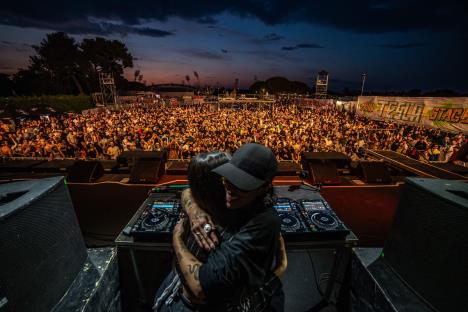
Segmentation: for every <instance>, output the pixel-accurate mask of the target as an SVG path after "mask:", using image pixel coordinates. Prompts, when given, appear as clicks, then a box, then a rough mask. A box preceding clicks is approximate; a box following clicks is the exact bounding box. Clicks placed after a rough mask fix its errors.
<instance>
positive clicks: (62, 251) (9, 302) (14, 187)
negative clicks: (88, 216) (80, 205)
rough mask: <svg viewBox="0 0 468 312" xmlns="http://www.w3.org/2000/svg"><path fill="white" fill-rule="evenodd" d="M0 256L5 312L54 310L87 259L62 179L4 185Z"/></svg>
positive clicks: (0, 193) (0, 199)
mask: <svg viewBox="0 0 468 312" xmlns="http://www.w3.org/2000/svg"><path fill="white" fill-rule="evenodd" d="M0 252H1V256H0V267H1V269H0V291H1V292H2V295H3V297H4V300H3V302H5V300H6V304H5V305H4V306H2V308H0V310H1V311H34V312H41V311H50V310H52V308H53V307H54V306H55V305H56V304H57V302H58V301H59V300H60V299H61V298H62V296H63V295H64V294H65V293H66V291H67V289H68V288H69V286H70V285H71V284H72V282H73V280H74V279H75V277H76V276H77V274H78V273H79V272H80V270H81V268H82V266H83V264H84V262H85V260H86V257H87V253H86V247H85V244H84V242H83V238H82V236H81V232H80V228H79V226H78V222H77V219H76V215H75V211H74V209H73V205H72V202H71V199H70V195H69V194H68V190H67V187H66V185H65V183H64V179H63V177H53V178H46V179H40V180H31V181H22V182H14V183H7V184H2V185H0ZM1 299H2V298H0V300H1Z"/></svg>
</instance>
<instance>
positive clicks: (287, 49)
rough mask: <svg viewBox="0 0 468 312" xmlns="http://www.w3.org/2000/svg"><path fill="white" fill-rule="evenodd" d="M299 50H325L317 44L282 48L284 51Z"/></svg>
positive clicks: (301, 44) (302, 44)
mask: <svg viewBox="0 0 468 312" xmlns="http://www.w3.org/2000/svg"><path fill="white" fill-rule="evenodd" d="M297 49H323V47H322V46H321V45H319V44H316V43H300V44H298V45H295V46H292V47H282V48H281V50H283V51H294V50H297Z"/></svg>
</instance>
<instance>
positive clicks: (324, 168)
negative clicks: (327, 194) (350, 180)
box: [301, 152, 350, 185]
mask: <svg viewBox="0 0 468 312" xmlns="http://www.w3.org/2000/svg"><path fill="white" fill-rule="evenodd" d="M349 161H350V159H349V157H348V156H346V155H345V154H343V153H338V152H302V154H301V162H302V167H303V169H304V170H306V171H308V173H309V177H310V180H311V182H312V183H314V184H325V185H336V184H340V183H341V179H340V177H339V175H338V168H343V167H345V166H346V165H347V164H348V163H349Z"/></svg>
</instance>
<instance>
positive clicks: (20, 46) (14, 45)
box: [0, 40, 32, 52]
mask: <svg viewBox="0 0 468 312" xmlns="http://www.w3.org/2000/svg"><path fill="white" fill-rule="evenodd" d="M0 48H1V49H3V48H9V49H15V51H17V52H26V51H29V50H31V49H32V45H30V44H27V43H21V42H10V41H5V40H2V41H1V42H0Z"/></svg>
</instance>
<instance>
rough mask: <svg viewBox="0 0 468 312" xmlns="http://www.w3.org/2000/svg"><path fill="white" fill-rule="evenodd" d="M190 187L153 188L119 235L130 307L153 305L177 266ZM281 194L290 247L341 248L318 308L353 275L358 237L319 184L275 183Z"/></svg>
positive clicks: (280, 206)
mask: <svg viewBox="0 0 468 312" xmlns="http://www.w3.org/2000/svg"><path fill="white" fill-rule="evenodd" d="M185 187H186V185H172V186H166V187H162V188H155V189H153V190H152V192H150V194H149V196H148V198H147V199H146V200H145V201H144V202H143V204H142V205H141V206H140V208H139V209H138V210H137V212H136V213H135V214H134V216H133V217H132V219H131V220H130V221H129V222H128V224H127V226H126V227H125V228H124V229H123V231H122V232H121V233H120V235H119V236H118V237H117V239H116V240H115V243H116V246H117V253H118V259H119V270H120V284H121V295H122V309H123V310H124V311H149V309H150V308H151V306H152V303H153V298H154V295H155V293H156V290H157V289H158V287H159V285H160V284H161V282H162V280H163V279H164V278H165V276H166V275H167V274H168V273H169V271H170V270H171V264H172V258H173V255H172V244H171V238H172V229H173V227H174V225H175V223H176V222H177V220H178V216H179V211H180V209H181V206H180V193H181V191H182V190H183V189H184V188H185ZM275 194H276V196H277V201H276V203H275V205H274V207H275V209H276V210H277V212H278V216H279V217H280V220H281V232H282V235H283V237H284V240H285V244H286V249H287V250H288V251H311V250H317V249H335V253H334V259H333V265H332V269H331V272H330V278H329V279H328V282H327V284H326V287H325V291H324V294H323V300H322V301H321V302H320V303H319V304H318V306H317V307H316V308H317V311H318V309H319V308H321V307H323V306H325V305H327V303H328V302H329V301H330V300H331V298H336V297H338V294H339V292H340V288H341V285H343V283H344V280H345V279H347V278H349V270H348V267H349V263H350V258H351V253H352V247H354V246H356V245H357V242H358V239H357V237H356V236H355V235H354V233H353V232H352V231H350V230H349V229H348V228H347V227H346V225H345V224H344V223H343V222H342V221H341V220H340V219H339V218H338V217H337V215H336V214H335V213H334V212H333V210H332V209H331V207H330V206H329V205H328V203H327V201H326V200H325V199H324V198H323V197H322V196H321V195H320V193H319V192H318V190H317V189H315V188H313V187H310V186H307V185H300V186H299V185H298V186H275ZM310 286H313V285H310ZM313 310H314V309H313V308H312V307H311V311H313Z"/></svg>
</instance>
